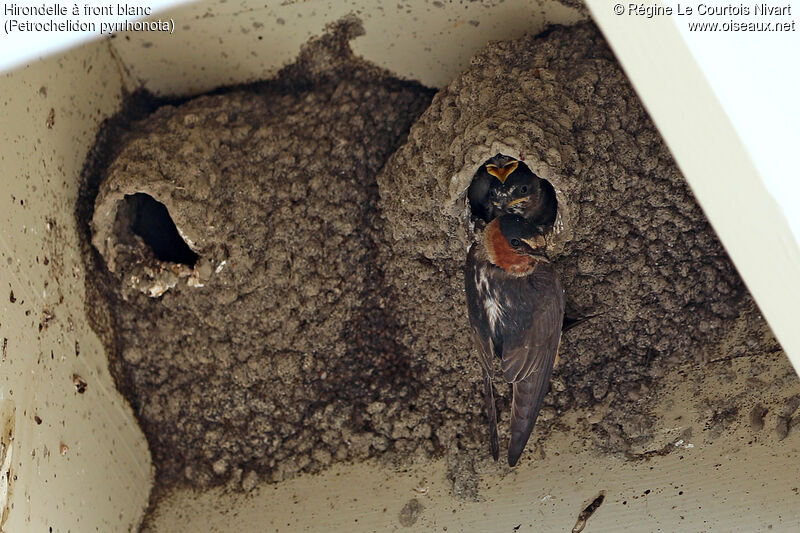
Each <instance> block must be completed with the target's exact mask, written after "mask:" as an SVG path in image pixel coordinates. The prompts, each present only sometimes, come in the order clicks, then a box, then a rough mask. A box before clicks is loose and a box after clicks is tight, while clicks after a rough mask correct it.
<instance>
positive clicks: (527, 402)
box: [508, 368, 552, 466]
mask: <svg viewBox="0 0 800 533" xmlns="http://www.w3.org/2000/svg"><path fill="white" fill-rule="evenodd" d="M551 373H552V371H551V370H549V369H548V370H545V369H544V368H540V369H539V370H538V371H536V372H533V373H531V375H529V376H528V377H526V378H524V379H522V380H521V381H517V382H515V383H512V385H511V386H512V389H513V396H512V400H511V441H510V442H509V444H508V464H509V466H515V465H516V464H517V461H519V458H520V456H521V455H522V451H523V450H524V449H525V445H526V444H527V443H528V438H529V437H530V436H531V432H532V431H533V426H534V424H536V418H537V417H538V416H539V410H540V409H541V408H542V403H543V402H544V397H545V395H547V390H548V385H549V383H550V375H551Z"/></svg>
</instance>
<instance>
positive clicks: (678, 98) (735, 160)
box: [586, 0, 800, 371]
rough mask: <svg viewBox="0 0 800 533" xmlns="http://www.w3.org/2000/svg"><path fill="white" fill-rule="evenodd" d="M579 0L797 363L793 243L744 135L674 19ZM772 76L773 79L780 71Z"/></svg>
mask: <svg viewBox="0 0 800 533" xmlns="http://www.w3.org/2000/svg"><path fill="white" fill-rule="evenodd" d="M586 4H587V5H588V6H589V8H590V11H591V13H592V16H593V18H594V20H595V21H596V22H597V24H598V25H599V26H600V28H601V30H602V31H603V34H604V35H605V37H606V39H607V40H608V42H609V44H610V45H611V47H612V49H613V50H614V53H615V54H616V56H617V58H618V60H619V61H620V63H621V64H622V66H623V68H624V69H625V72H626V74H627V75H628V77H629V78H630V80H631V82H632V84H633V86H634V88H635V89H636V91H637V93H638V94H639V97H640V98H641V99H642V101H643V103H644V105H645V107H646V108H647V110H648V112H649V113H650V116H651V117H652V119H653V121H654V122H655V124H656V125H657V127H658V129H659V131H660V132H661V134H662V136H663V137H664V139H665V141H666V142H667V145H668V146H669V148H670V150H671V151H672V154H673V156H674V158H675V160H676V162H677V164H678V166H679V167H680V169H681V171H682V172H683V174H684V176H685V177H686V180H687V181H688V182H689V185H690V187H691V189H692V191H693V192H694V194H695V196H696V198H697V200H698V202H699V203H700V206H701V207H702V208H703V211H704V212H705V214H706V216H707V217H708V219H709V221H710V222H711V225H712V226H713V227H714V230H715V231H716V233H717V235H718V236H719V238H720V239H721V241H722V243H723V245H724V246H725V249H726V250H727V252H728V254H729V255H730V257H731V259H732V260H733V262H734V264H735V265H736V268H737V269H738V271H739V273H740V274H741V276H742V278H743V279H744V281H745V283H746V284H747V287H748V289H749V290H750V292H751V293H752V295H753V297H754V298H755V300H756V302H757V303H758V306H759V308H760V309H761V312H762V313H763V314H764V317H765V318H766V319H767V321H768V322H769V324H770V326H771V327H772V330H773V332H774V333H775V335H776V336H777V338H778V340H779V341H780V343H781V345H782V346H783V348H784V350H785V351H786V353H787V355H788V356H789V359H790V360H791V362H792V364H793V365H794V368H795V370H796V371H800V327H798V324H797V319H798V312H797V305H798V304H799V303H800V246H798V242H797V240H796V238H795V235H794V234H793V233H792V231H791V228H790V226H789V223H788V220H787V217H786V216H785V214H784V211H782V210H781V207H780V205H779V202H778V201H776V198H775V197H774V196H773V195H772V194H770V191H769V189H768V188H767V186H766V184H765V179H764V176H763V175H762V174H761V173H760V172H759V169H758V168H757V167H756V165H755V163H754V161H753V158H752V157H751V155H750V152H749V150H748V148H749V147H748V146H746V145H745V144H744V143H743V142H742V140H741V139H742V137H743V136H742V135H740V134H739V132H737V130H736V128H735V127H734V125H733V123H732V121H731V120H730V118H729V116H728V114H727V113H726V110H725V109H724V108H723V106H722V105H721V103H720V101H719V99H718V98H717V96H716V95H715V93H714V91H713V90H712V88H711V85H710V84H709V82H708V81H707V79H706V75H705V74H704V71H703V70H702V69H701V68H700V67H699V66H698V63H697V61H695V58H694V56H693V55H692V53H691V51H690V49H689V47H688V46H687V44H686V42H685V40H684V38H683V37H682V35H681V33H680V31H679V29H678V27H677V26H676V24H675V22H674V20H673V18H672V17H669V16H657V17H653V18H649V19H648V18H645V17H637V18H635V19H632V17H629V16H617V15H615V14H614V12H613V4H612V3H610V2H606V1H603V0H586ZM625 5H627V4H625ZM787 61H793V59H791V58H790V57H787ZM775 76H776V80H777V81H778V82H780V80H781V73H775ZM798 140H799V141H800V139H798ZM798 148H800V146H798ZM786 157H787V162H786V169H787V170H789V169H791V168H792V166H791V165H792V163H791V162H790V161H791V160H790V159H789V158H793V157H794V156H793V155H792V154H786ZM784 179H798V176H794V177H791V176H788V175H787V176H786V177H785V178H784ZM784 205H786V204H785V203H784Z"/></svg>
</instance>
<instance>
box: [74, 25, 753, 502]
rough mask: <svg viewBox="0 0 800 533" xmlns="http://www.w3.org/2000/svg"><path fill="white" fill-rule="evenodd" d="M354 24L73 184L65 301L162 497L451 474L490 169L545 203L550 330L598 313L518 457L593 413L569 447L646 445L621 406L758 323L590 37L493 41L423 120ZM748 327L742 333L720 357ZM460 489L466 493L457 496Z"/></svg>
mask: <svg viewBox="0 0 800 533" xmlns="http://www.w3.org/2000/svg"><path fill="white" fill-rule="evenodd" d="M358 30H359V26H358V24H357V23H355V22H354V21H353V20H346V21H344V22H343V23H341V24H339V25H338V26H336V27H335V28H333V29H332V31H331V32H330V33H329V34H328V35H326V36H324V37H322V38H320V39H317V40H314V41H312V42H311V43H310V44H309V45H308V46H306V47H305V48H304V50H303V52H302V53H301V56H300V57H299V58H298V60H297V62H296V63H295V64H294V65H291V66H289V67H287V68H286V69H285V70H284V71H283V72H282V73H281V75H280V76H279V78H278V79H277V80H276V81H274V82H270V83H267V84H262V85H259V86H256V87H250V88H248V89H246V90H235V91H223V92H221V93H220V94H217V95H215V96H204V97H200V98H197V99H194V100H191V101H189V102H186V103H183V104H182V105H179V106H162V107H160V108H159V109H158V110H157V111H155V113H153V114H152V115H151V116H149V117H148V118H147V119H146V120H143V121H141V122H138V123H136V124H134V125H133V126H132V127H129V130H130V133H128V134H127V135H126V137H125V138H124V139H123V140H122V141H120V142H119V143H118V144H119V146H121V147H122V148H121V149H118V150H117V152H116V155H115V156H114V157H113V158H109V161H110V163H108V164H105V163H103V161H104V160H103V158H96V160H97V161H98V165H99V167H98V169H97V170H99V171H100V172H99V173H92V172H91V171H89V172H88V173H87V176H88V180H89V181H88V184H89V186H87V188H85V191H89V193H87V194H86V196H87V197H91V194H90V193H91V191H92V187H91V185H92V184H93V183H95V181H96V180H97V179H98V178H99V177H103V178H104V182H103V184H102V186H101V187H100V188H99V192H98V194H97V197H96V203H95V211H94V214H93V219H92V230H93V235H92V238H93V242H94V244H95V246H96V248H97V250H99V251H100V253H101V254H102V263H101V262H98V261H96V259H97V257H96V256H94V255H92V254H91V253H90V254H87V258H88V264H89V266H90V269H91V268H93V267H92V265H98V267H97V268H99V270H98V271H97V272H96V275H95V276H89V277H88V278H87V279H88V281H87V283H89V285H90V286H89V289H91V290H92V292H91V293H93V292H94V291H96V290H99V291H100V292H102V293H103V294H104V297H105V298H106V299H107V300H108V301H110V302H112V309H113V317H114V320H113V322H114V324H113V327H114V332H115V335H109V334H108V327H106V328H102V323H101V321H100V320H97V327H98V328H100V329H102V330H103V331H101V333H102V332H105V333H106V334H105V335H104V338H106V339H109V340H108V344H109V346H110V352H111V353H112V354H116V356H115V357H114V358H112V369H115V373H116V377H117V380H118V382H119V383H120V386H121V388H122V389H123V391H124V392H125V393H126V395H127V396H128V398H129V399H130V400H131V403H132V404H133V406H134V408H135V410H136V412H137V415H138V416H139V419H140V421H141V423H142V426H143V428H144V430H145V433H146V435H147V437H148V439H149V442H150V445H151V448H152V450H153V454H154V459H155V462H156V465H157V467H158V471H159V474H160V476H161V479H162V481H164V482H166V483H172V482H188V483H190V484H192V485H195V486H201V487H202V486H208V485H210V484H217V483H225V482H229V483H231V484H232V485H233V486H237V487H242V486H243V487H245V488H249V487H251V486H253V484H254V482H255V480H257V479H266V480H281V479H284V478H286V477H287V476H290V475H293V474H294V473H296V472H298V471H316V470H319V469H320V468H322V467H324V466H325V465H328V464H330V463H332V462H335V461H342V460H351V459H360V458H365V457H372V456H379V455H380V456H383V457H394V458H411V457H423V458H424V457H429V456H431V455H433V454H437V453H441V452H443V451H444V452H446V453H449V457H451V458H464V460H465V461H466V463H464V461H462V460H454V461H450V463H451V464H452V465H454V466H452V468H451V470H453V471H454V476H455V477H456V478H458V477H459V476H460V474H459V473H458V472H456V471H457V470H469V471H471V472H474V470H475V468H476V467H475V461H480V460H482V459H486V458H488V451H487V446H488V444H487V442H486V429H485V424H486V422H485V419H484V414H483V407H482V406H483V402H482V387H481V386H480V385H481V382H480V371H479V368H478V364H477V358H476V356H475V352H474V347H473V345H472V342H471V339H470V336H469V333H468V321H467V317H466V313H465V309H466V308H465V302H464V292H463V264H464V258H465V256H466V249H467V246H468V245H469V243H470V240H471V239H472V234H471V231H470V227H469V213H468V210H467V208H466V203H465V201H464V196H465V192H466V189H467V187H468V185H469V181H470V178H471V177H472V175H473V173H474V172H475V170H476V168H477V167H478V165H480V164H481V162H483V161H485V160H486V159H487V158H489V157H490V156H493V155H494V154H496V153H498V152H502V153H505V154H507V155H511V156H515V157H518V158H524V159H525V161H526V162H527V163H528V165H529V166H530V167H531V169H532V170H534V171H535V172H537V173H538V174H539V175H540V176H542V177H544V178H546V179H548V180H549V181H550V182H551V183H552V184H553V185H554V186H555V188H556V190H557V195H558V201H559V211H560V219H559V220H558V221H557V224H556V232H555V233H554V234H553V235H552V236H551V237H550V238H551V250H552V253H553V257H554V258H555V260H556V261H557V264H558V268H559V271H560V275H561V278H562V281H563V284H564V286H565V287H566V289H567V299H568V312H570V313H571V314H573V315H581V314H593V313H603V314H602V315H601V316H600V317H597V318H595V319H593V320H592V321H591V322H589V323H588V324H587V325H584V326H583V327H581V328H580V329H576V330H573V331H571V332H570V333H569V334H568V335H567V336H566V338H565V339H564V342H563V345H562V349H561V355H562V357H561V361H562V362H561V364H560V366H559V367H558V368H557V369H556V374H555V377H554V381H553V387H552V390H551V394H550V395H548V397H547V399H546V403H547V407H546V408H545V409H544V410H543V412H542V415H541V416H540V420H539V423H538V425H537V429H536V430H535V431H534V439H536V438H537V437H539V436H541V435H543V434H546V433H547V430H548V428H549V427H550V426H551V425H552V424H553V423H554V421H558V420H559V419H561V417H560V416H559V414H560V413H563V412H565V411H567V410H569V409H575V408H577V409H582V410H583V411H585V410H586V409H587V408H589V407H591V406H595V405H603V406H605V408H604V410H601V411H600V412H601V414H600V415H598V416H596V417H595V418H596V420H593V421H592V423H591V424H590V423H589V422H584V423H585V424H586V427H581V428H567V429H568V430H570V431H573V432H574V433H575V434H576V437H577V436H578V435H586V434H591V435H593V436H594V438H595V441H596V443H597V444H599V445H600V446H601V447H603V448H604V449H607V450H610V451H615V452H626V451H628V449H629V448H630V447H631V446H632V445H634V444H636V445H641V444H642V443H646V442H647V441H648V439H649V438H650V437H651V435H652V434H653V431H654V428H653V427H652V423H651V421H650V419H649V418H648V416H647V411H646V409H645V408H644V407H643V406H644V405H645V404H646V402H639V400H640V399H641V398H642V397H644V396H646V395H647V387H648V386H652V384H653V382H654V381H656V379H655V378H657V377H658V375H659V373H660V372H661V370H662V369H663V368H664V366H665V365H667V364H678V363H680V362H683V361H686V360H687V359H689V358H691V357H695V356H697V354H701V353H703V351H704V350H706V349H710V348H711V347H713V346H715V345H716V343H718V342H719V341H721V340H722V336H723V333H724V332H725V331H726V330H727V329H728V325H729V324H730V321H732V320H734V319H737V317H740V316H741V315H742V313H744V312H747V313H751V314H752V315H753V316H754V315H755V314H754V313H752V310H753V306H752V302H751V301H750V300H749V297H748V295H747V293H746V291H745V289H744V287H743V285H742V283H741V281H740V280H739V278H738V276H737V275H736V273H735V271H734V269H733V267H732V266H731V264H730V262H729V261H728V259H727V258H726V256H725V254H724V252H723V250H722V248H721V246H720V245H719V243H718V242H717V240H716V238H715V237H714V234H713V232H712V231H711V229H710V227H709V226H708V224H707V223H706V222H705V219H704V217H703V215H702V213H701V211H700V209H699V208H698V206H697V205H696V203H695V202H694V200H693V198H692V196H691V194H690V192H689V190H688V189H687V187H686V183H685V181H684V180H683V178H682V177H681V175H680V173H679V172H678V170H677V168H676V167H675V164H674V162H673V161H672V159H671V157H670V154H669V153H668V151H667V149H666V147H665V146H664V144H663V142H662V141H661V139H660V137H659V135H658V134H657V132H656V130H655V128H654V127H653V125H652V124H651V123H650V121H649V119H648V117H647V115H646V113H645V112H644V110H643V108H642V106H641V104H640V103H639V101H638V99H637V98H636V95H635V94H634V92H633V90H632V89H631V87H630V86H629V84H628V82H627V80H626V78H625V76H624V75H623V73H622V71H621V70H620V68H619V66H618V65H617V63H616V61H615V60H614V58H613V56H612V54H611V52H610V51H609V49H608V47H607V45H606V43H605V42H604V41H603V39H602V37H601V36H600V34H599V32H598V31H597V30H596V28H594V27H593V26H591V25H586V24H584V25H578V26H575V27H571V28H554V29H552V30H551V31H550V32H549V33H547V34H546V35H541V36H538V37H526V38H523V39H519V40H516V41H508V42H499V43H494V44H491V45H489V46H488V47H487V48H486V49H484V50H483V51H482V52H481V53H479V54H478V55H477V56H476V57H475V58H474V59H473V62H472V65H471V66H470V67H469V68H468V69H467V70H466V71H465V72H464V73H463V74H462V75H461V76H460V77H458V78H457V79H456V80H454V81H453V82H452V83H451V84H450V85H449V86H448V87H447V88H445V89H443V90H442V91H440V92H439V93H438V94H437V95H436V96H435V97H434V98H433V101H432V102H431V97H432V93H431V91H429V90H427V89H425V88H422V87H420V86H418V85H415V84H409V83H402V82H399V81H398V80H396V79H393V78H392V77H391V76H389V75H388V74H387V73H386V72H383V71H380V70H379V69H377V68H375V67H372V66H370V65H367V64H365V63H364V62H362V61H360V60H358V59H357V58H354V57H353V56H352V53H351V52H350V49H349V46H348V44H347V41H348V39H349V38H351V37H353V36H354V35H355V34H357V33H358ZM509 81H512V83H510V82H509ZM429 106H430V107H429ZM415 121H416V122H415ZM412 124H414V125H413V127H412ZM409 128H411V130H410V133H409ZM406 135H408V139H407V141H406ZM392 153H394V155H392ZM390 156H391V157H390ZM135 194H147V195H149V197H150V198H152V199H153V200H154V201H156V202H160V203H162V204H163V205H164V206H165V207H166V208H167V210H168V212H169V214H170V216H171V218H172V219H173V220H174V222H175V225H176V228H177V231H178V232H179V234H180V235H181V238H183V239H184V240H185V241H186V242H187V243H188V244H189V246H190V247H191V248H192V250H193V251H194V252H195V253H196V254H197V255H198V257H197V258H196V259H194V258H193V259H192V260H193V261H195V262H194V263H193V264H177V263H165V262H163V261H159V260H158V258H157V257H156V256H155V255H154V254H153V252H152V250H150V249H148V247H147V246H145V245H144V244H143V241H142V240H141V239H140V238H139V237H136V236H135V235H133V234H132V232H131V231H130V230H131V227H132V226H136V225H135V224H132V222H131V220H132V219H134V220H137V219H136V217H138V216H141V214H140V213H138V212H134V211H135V210H134V211H132V210H131V209H132V208H131V206H132V205H133V206H135V205H138V204H137V202H139V203H140V204H141V202H145V203H146V204H147V205H150V206H155V204H154V203H152V202H151V201H150V200H146V199H142V197H141V196H137V197H135V198H138V200H136V202H134V201H132V200H131V197H133V195H135ZM126 197H127V199H126ZM91 200H93V198H90V201H91ZM120 207H124V208H122V209H121V208H120ZM153 209H155V210H158V209H160V208H157V207H153ZM81 213H84V214H83V215H82V214H81ZM79 220H80V221H82V223H83V224H84V227H88V226H86V224H87V223H88V218H87V216H86V213H85V211H83V210H81V209H80V208H79ZM145 226H146V224H144V226H136V227H145ZM140 233H146V230H141V231H140ZM187 255H188V254H187ZM162 258H163V256H162ZM106 267H107V268H108V269H109V270H110V271H111V274H110V275H109V274H108V271H106V270H105V269H106ZM156 296H157V297H156ZM95 315H97V316H95V318H97V319H101V318H103V317H102V316H101V315H100V314H98V313H95ZM740 322H741V321H740ZM764 329H765V326H764V323H763V321H761V320H760V319H755V318H753V319H752V320H751V321H749V322H745V323H744V325H742V324H740V327H739V329H738V331H739V337H737V339H736V340H735V342H733V343H729V344H727V346H728V347H729V348H730V351H731V352H732V354H733V353H734V352H736V351H737V350H744V349H745V347H746V346H748V347H750V346H752V343H754V342H755V343H756V344H758V343H759V342H761V341H762V337H761V335H762V334H763V331H764ZM754 339H755V340H754ZM746 343H750V344H749V345H748V344H746ZM500 392H501V393H505V392H506V391H505V389H504V388H503V387H501V388H500ZM502 401H503V400H502V399H501V402H502ZM500 413H501V416H502V417H504V418H507V417H508V409H507V406H503V409H502V410H501V412H500ZM602 413H607V414H605V416H604V415H603V414H602ZM501 427H507V421H506V423H504V424H501ZM531 449H532V447H531ZM524 457H525V456H523V460H525V459H524ZM467 463H469V465H472V466H470V467H469V468H462V466H463V465H464V464H467ZM459 465H461V466H459ZM475 479H477V478H475ZM462 481H463V480H462ZM473 481H474V480H473ZM454 483H455V484H454V487H457V486H459V483H460V482H458V481H454ZM461 485H464V486H465V487H466V489H464V492H465V493H469V494H473V496H470V497H474V493H475V490H476V487H477V482H475V483H472V484H465V483H461ZM467 485H469V486H468V487H467ZM454 490H455V489H454Z"/></svg>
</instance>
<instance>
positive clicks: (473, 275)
mask: <svg viewBox="0 0 800 533" xmlns="http://www.w3.org/2000/svg"><path fill="white" fill-rule="evenodd" d="M545 246H546V243H545V240H544V236H543V228H541V227H540V226H537V225H536V224H534V223H533V222H532V221H530V220H527V219H525V218H523V217H521V216H519V215H503V216H501V217H498V218H495V219H494V220H492V221H491V222H489V224H488V225H487V226H486V228H485V230H484V231H483V232H482V233H481V234H480V236H479V238H478V241H477V242H476V243H475V244H473V245H472V246H471V247H470V250H469V253H468V255H467V264H466V270H465V286H466V293H467V310H468V312H469V321H470V326H471V328H472V332H473V336H474V337H475V342H476V344H477V345H478V352H479V354H480V363H481V367H482V368H483V374H484V387H485V389H486V411H487V415H488V418H489V440H490V446H491V451H492V456H493V457H494V458H495V460H497V458H498V457H499V453H500V445H499V436H498V432H497V413H496V408H495V403H494V391H493V387H492V381H493V378H494V359H495V358H496V359H499V360H500V369H501V375H502V377H503V379H504V380H505V381H506V382H508V383H510V384H511V386H512V391H513V395H512V402H511V440H510V443H509V446H508V464H509V465H510V466H514V465H516V464H517V461H519V457H520V455H522V451H523V449H524V448H525V445H526V444H527V442H528V438H529V437H530V434H531V431H533V426H534V424H535V423H536V418H537V417H538V416H539V410H540V409H541V407H542V402H543V401H544V397H545V395H546V394H547V390H548V385H549V383H550V376H551V375H552V372H553V365H554V364H555V360H556V356H557V352H558V345H559V341H560V339H561V326H562V322H563V320H564V290H563V289H562V288H561V283H560V282H559V280H558V276H557V274H556V271H555V268H554V267H553V264H552V263H551V262H550V260H549V259H548V258H547V255H546V253H545Z"/></svg>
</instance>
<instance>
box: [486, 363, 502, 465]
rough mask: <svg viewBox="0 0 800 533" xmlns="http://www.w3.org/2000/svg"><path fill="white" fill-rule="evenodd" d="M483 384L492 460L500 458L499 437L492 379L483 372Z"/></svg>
mask: <svg viewBox="0 0 800 533" xmlns="http://www.w3.org/2000/svg"><path fill="white" fill-rule="evenodd" d="M483 384H484V386H485V387H486V415H487V416H488V418H489V444H490V446H491V448H492V457H494V460H495V461H497V459H498V458H499V457H500V437H499V436H498V434H497V408H496V407H495V404H494V390H493V388H492V378H490V377H489V374H488V373H486V372H484V374H483Z"/></svg>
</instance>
